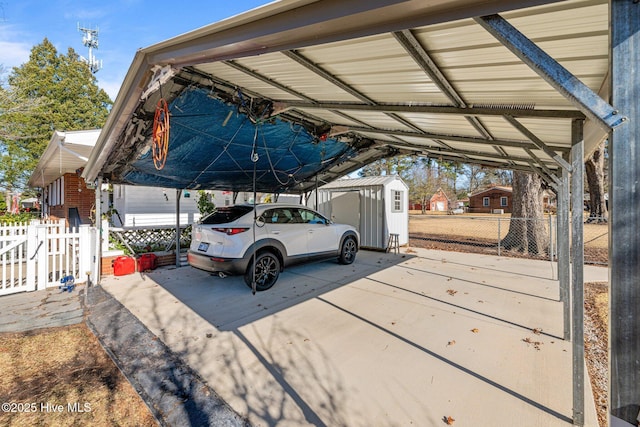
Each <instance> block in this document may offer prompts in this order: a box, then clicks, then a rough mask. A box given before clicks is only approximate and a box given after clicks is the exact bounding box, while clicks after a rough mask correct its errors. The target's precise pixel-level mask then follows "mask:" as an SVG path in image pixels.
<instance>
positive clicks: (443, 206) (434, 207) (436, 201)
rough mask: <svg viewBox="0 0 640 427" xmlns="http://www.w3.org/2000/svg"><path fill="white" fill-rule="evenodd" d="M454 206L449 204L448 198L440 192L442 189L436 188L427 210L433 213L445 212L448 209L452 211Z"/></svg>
mask: <svg viewBox="0 0 640 427" xmlns="http://www.w3.org/2000/svg"><path fill="white" fill-rule="evenodd" d="M453 208H454V206H453V205H452V204H451V201H450V200H449V197H447V194H446V193H445V192H444V191H443V190H442V188H438V189H437V190H436V192H435V193H433V196H431V199H429V210H431V211H434V212H447V211H448V210H449V209H453Z"/></svg>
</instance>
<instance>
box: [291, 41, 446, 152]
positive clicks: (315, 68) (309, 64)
mask: <svg viewBox="0 0 640 427" xmlns="http://www.w3.org/2000/svg"><path fill="white" fill-rule="evenodd" d="M282 53H283V54H284V55H285V56H286V57H287V58H289V59H291V60H293V61H295V62H297V63H298V64H300V65H302V66H303V67H305V68H307V69H308V70H310V71H312V72H313V73H315V74H317V75H318V76H320V77H322V78H323V79H325V80H327V81H328V82H330V83H332V84H333V85H335V86H337V87H338V88H340V89H342V90H344V91H345V92H347V93H349V94H350V95H352V96H354V97H355V98H358V99H359V100H360V101H362V102H364V103H366V104H367V105H377V103H376V101H375V100H373V99H371V98H369V97H368V96H367V95H365V94H364V93H362V92H360V91H358V90H356V89H354V88H353V87H351V86H349V85H348V84H347V83H345V82H343V81H342V80H340V79H339V78H337V77H336V76H334V75H333V74H331V73H330V72H328V71H327V70H325V69H323V68H322V67H320V66H319V65H318V64H316V63H314V62H313V61H311V60H309V59H308V58H306V57H305V56H304V55H302V54H301V53H299V52H296V51H284V52H282ZM385 114H386V115H387V116H389V117H391V118H392V119H394V120H395V121H397V122H400V123H402V124H403V125H405V126H407V127H409V128H411V129H413V130H415V131H416V132H424V131H423V130H422V129H420V128H419V127H418V126H416V125H414V124H413V123H411V122H410V121H409V120H407V119H405V118H404V117H400V116H398V115H397V114H395V113H392V112H385ZM440 145H442V146H443V147H445V148H448V146H447V145H446V144H444V143H441V144H440Z"/></svg>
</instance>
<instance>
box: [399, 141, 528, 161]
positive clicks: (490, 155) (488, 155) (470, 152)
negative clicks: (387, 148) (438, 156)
mask: <svg viewBox="0 0 640 427" xmlns="http://www.w3.org/2000/svg"><path fill="white" fill-rule="evenodd" d="M389 145H392V146H394V147H395V146H396V145H395V144H393V143H389ZM405 145H406V147H408V148H409V147H415V148H420V149H422V150H423V151H429V152H436V153H442V151H439V150H438V149H437V148H433V147H422V146H420V145H419V144H405ZM401 147H402V146H401ZM450 152H451V153H455V154H459V155H461V156H464V157H465V158H466V157H467V156H468V157H469V160H473V159H472V157H485V158H489V159H496V160H504V161H505V162H506V164H507V165H508V164H509V160H513V161H515V162H523V163H527V162H529V161H531V159H530V158H529V157H520V156H509V157H508V158H506V157H502V156H500V155H499V154H493V153H485V152H482V151H473V150H459V149H452V150H451V151H450Z"/></svg>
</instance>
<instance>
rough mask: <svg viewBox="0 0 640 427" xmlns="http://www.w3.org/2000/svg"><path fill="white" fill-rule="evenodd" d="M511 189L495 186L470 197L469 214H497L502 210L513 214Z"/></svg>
mask: <svg viewBox="0 0 640 427" xmlns="http://www.w3.org/2000/svg"><path fill="white" fill-rule="evenodd" d="M512 202H513V200H512V189H511V187H503V186H499V185H495V186H492V187H489V188H485V189H484V190H478V191H476V192H474V193H472V194H471V195H470V196H469V212H473V213H492V212H493V213H496V212H500V210H502V211H503V212H504V213H511V212H512V210H513V204H512Z"/></svg>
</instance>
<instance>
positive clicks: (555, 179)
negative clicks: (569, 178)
mask: <svg viewBox="0 0 640 427" xmlns="http://www.w3.org/2000/svg"><path fill="white" fill-rule="evenodd" d="M524 151H526V152H527V154H528V155H529V156H531V158H532V159H533V160H535V162H536V163H537V164H538V165H539V166H540V168H541V169H542V170H543V171H544V173H545V174H546V175H547V176H548V178H549V179H548V180H547V182H554V183H555V184H557V185H560V183H561V182H562V181H560V178H558V177H557V176H556V175H555V174H554V173H553V172H552V171H551V170H550V169H549V168H548V167H547V165H545V164H544V163H543V162H542V160H541V159H540V158H539V157H538V156H536V155H535V154H534V153H533V151H531V150H530V149H528V148H525V149H524ZM532 167H533V163H532ZM549 180H550V181H549Z"/></svg>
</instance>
